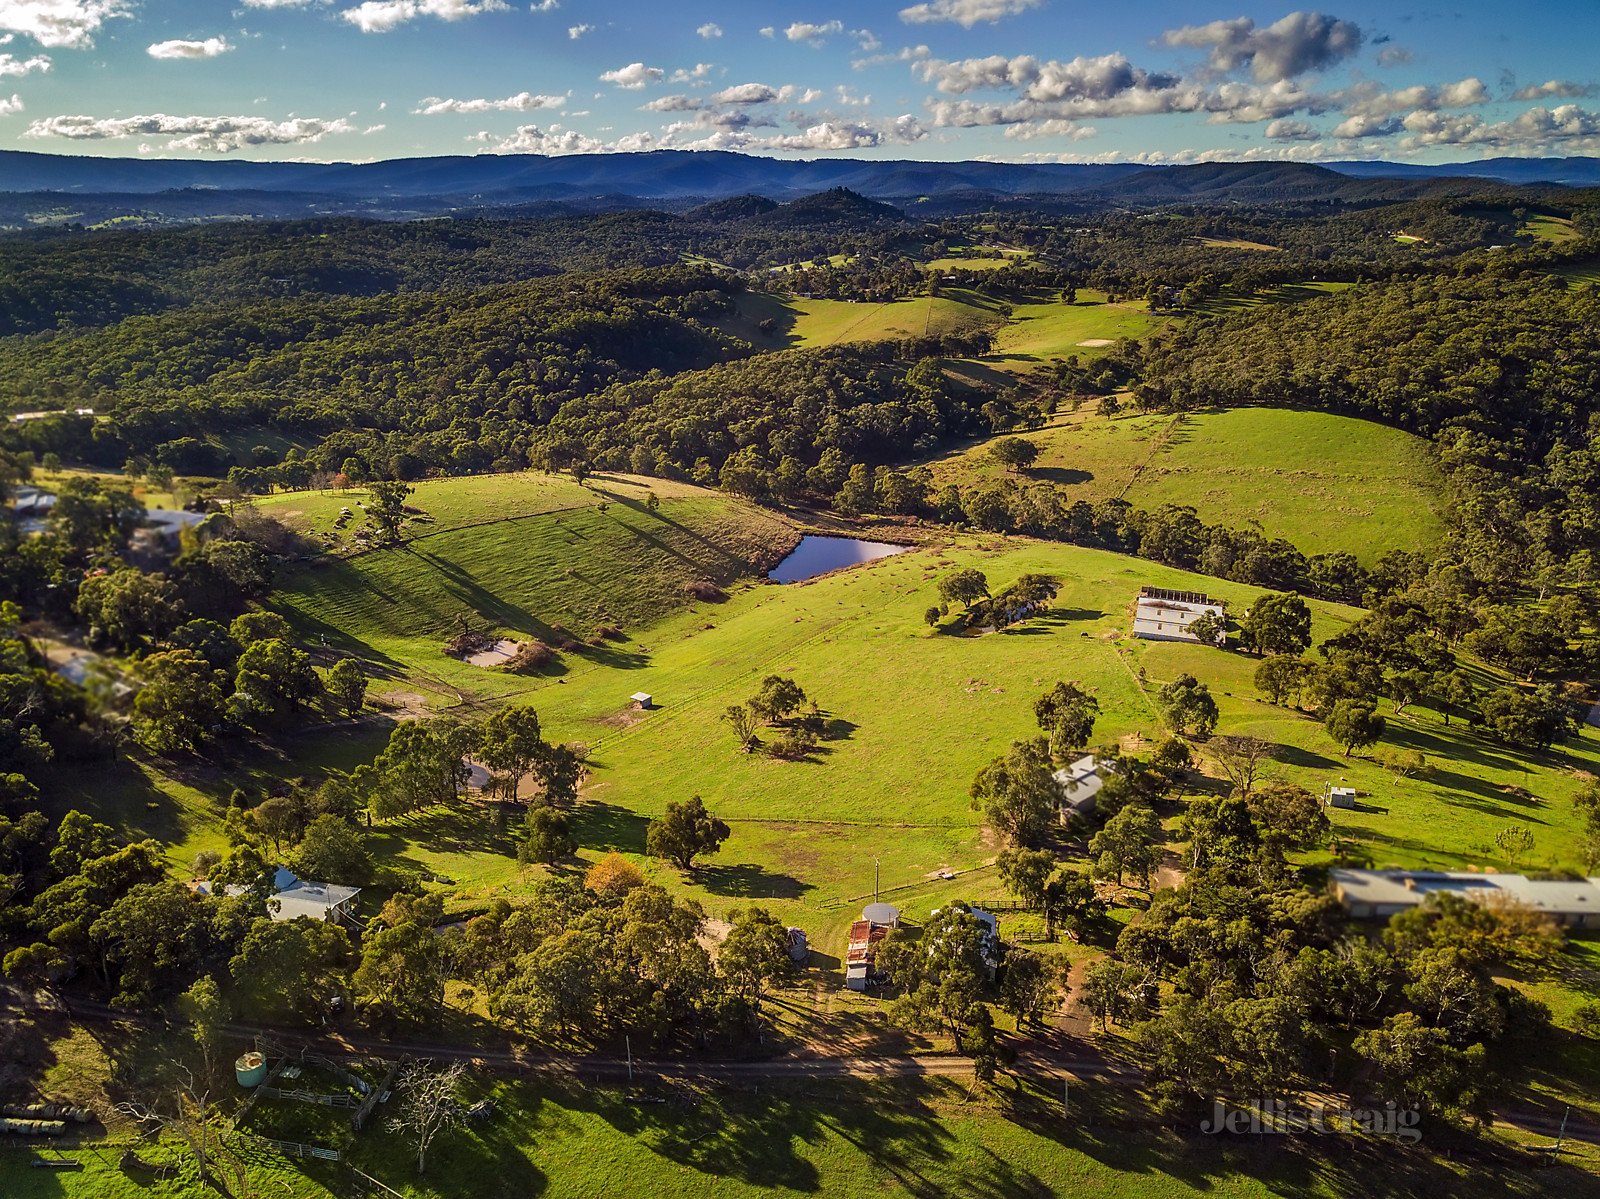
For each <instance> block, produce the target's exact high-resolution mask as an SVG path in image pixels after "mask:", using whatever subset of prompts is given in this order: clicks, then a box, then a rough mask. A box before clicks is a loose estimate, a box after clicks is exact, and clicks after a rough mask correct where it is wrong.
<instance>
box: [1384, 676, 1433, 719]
mask: <svg viewBox="0 0 1600 1199" xmlns="http://www.w3.org/2000/svg"><path fill="white" fill-rule="evenodd" d="M1435 677H1436V676H1434V675H1432V674H1430V673H1429V672H1428V671H1426V670H1397V671H1395V672H1394V673H1393V674H1392V675H1390V676H1389V678H1388V680H1387V683H1388V692H1389V698H1390V699H1392V700H1393V701H1394V714H1395V715H1396V716H1399V715H1401V714H1402V713H1403V712H1405V710H1406V709H1407V708H1409V707H1410V706H1411V705H1412V704H1415V703H1420V702H1421V701H1422V700H1424V699H1425V698H1427V696H1428V694H1429V692H1430V691H1431V689H1432V687H1433V680H1434V678H1435Z"/></svg>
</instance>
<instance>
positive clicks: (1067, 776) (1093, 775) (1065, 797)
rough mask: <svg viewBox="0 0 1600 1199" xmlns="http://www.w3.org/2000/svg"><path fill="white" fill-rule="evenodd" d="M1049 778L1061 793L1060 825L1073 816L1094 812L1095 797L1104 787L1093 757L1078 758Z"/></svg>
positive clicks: (1098, 765)
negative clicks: (1054, 782) (1053, 780)
mask: <svg viewBox="0 0 1600 1199" xmlns="http://www.w3.org/2000/svg"><path fill="white" fill-rule="evenodd" d="M1051 777H1052V778H1054V779H1055V781H1056V790H1057V791H1059V792H1060V793H1061V807H1060V816H1061V823H1062V824H1066V823H1067V822H1068V821H1069V820H1071V819H1072V818H1073V817H1074V816H1087V815H1088V814H1089V813H1090V812H1092V811H1094V805H1095V796H1097V795H1099V794H1100V788H1101V787H1103V786H1105V779H1103V778H1102V777H1101V776H1100V762H1099V760H1098V759H1097V758H1095V757H1094V755H1092V754H1090V755H1088V756H1086V757H1082V758H1079V759H1078V760H1077V761H1076V762H1073V763H1072V764H1071V765H1070V766H1063V767H1062V768H1061V769H1060V770H1058V771H1056V772H1055V773H1054V774H1053V775H1052V776H1051Z"/></svg>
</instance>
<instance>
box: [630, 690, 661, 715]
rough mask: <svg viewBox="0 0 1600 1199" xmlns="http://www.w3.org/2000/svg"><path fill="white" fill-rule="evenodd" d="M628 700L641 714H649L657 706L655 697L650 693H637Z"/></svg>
mask: <svg viewBox="0 0 1600 1199" xmlns="http://www.w3.org/2000/svg"><path fill="white" fill-rule="evenodd" d="M628 698H629V699H631V700H632V701H633V706H634V707H635V708H638V709H639V711H641V712H648V711H650V710H651V709H652V708H654V707H655V706H656V701H655V699H654V697H652V696H651V694H650V693H649V692H648V691H635V692H634V693H633V694H632V695H630V696H629V697H628Z"/></svg>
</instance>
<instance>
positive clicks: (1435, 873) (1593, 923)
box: [1328, 870, 1600, 928]
mask: <svg viewBox="0 0 1600 1199" xmlns="http://www.w3.org/2000/svg"><path fill="white" fill-rule="evenodd" d="M1328 879H1329V882H1330V883H1331V885H1332V887H1333V893H1334V895H1335V896H1337V897H1338V899H1339V902H1340V903H1342V904H1344V906H1345V909H1346V910H1347V911H1348V912H1349V913H1350V915H1351V916H1353V917H1355V918H1356V919H1358V920H1386V919H1388V918H1389V917H1390V916H1393V915H1395V914H1396V913H1398V912H1404V911H1406V910H1407V909H1409V908H1414V907H1419V906H1421V905H1422V904H1423V903H1424V902H1426V900H1427V898H1428V896H1430V895H1458V896H1460V897H1461V898H1463V899H1468V900H1471V901H1472V902H1474V903H1488V904H1516V905H1520V906H1522V907H1526V908H1532V909H1533V910H1534V911H1536V912H1542V913H1543V914H1544V915H1546V916H1548V917H1550V919H1552V920H1554V921H1555V922H1556V923H1557V924H1559V925H1561V926H1562V927H1564V928H1600V878H1584V879H1545V878H1529V877H1527V876H1526V875H1523V874H1474V873H1472V872H1471V871H1461V870H1330V871H1329V872H1328Z"/></svg>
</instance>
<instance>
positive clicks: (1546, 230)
mask: <svg viewBox="0 0 1600 1199" xmlns="http://www.w3.org/2000/svg"><path fill="white" fill-rule="evenodd" d="M1522 228H1523V230H1524V231H1526V232H1528V233H1531V234H1533V236H1534V238H1535V239H1536V240H1538V241H1544V242H1551V243H1554V244H1557V245H1559V244H1560V243H1562V242H1568V241H1577V240H1578V237H1579V234H1578V231H1577V230H1576V229H1575V228H1573V226H1572V221H1571V219H1570V218H1568V217H1560V216H1548V215H1545V214H1543V213H1541V214H1540V215H1538V216H1531V217H1529V218H1528V219H1527V220H1526V221H1524V222H1523V223H1522Z"/></svg>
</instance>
